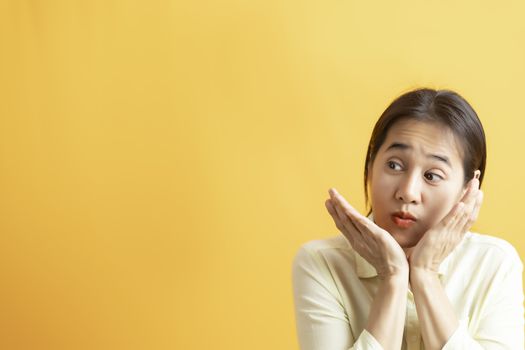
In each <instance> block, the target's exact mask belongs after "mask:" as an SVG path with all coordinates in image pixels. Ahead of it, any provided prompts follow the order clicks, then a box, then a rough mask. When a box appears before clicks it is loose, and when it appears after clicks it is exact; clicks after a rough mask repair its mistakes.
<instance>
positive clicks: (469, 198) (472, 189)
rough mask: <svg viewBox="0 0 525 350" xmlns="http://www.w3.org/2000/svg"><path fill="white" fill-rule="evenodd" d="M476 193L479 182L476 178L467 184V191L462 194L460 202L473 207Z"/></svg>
mask: <svg viewBox="0 0 525 350" xmlns="http://www.w3.org/2000/svg"><path fill="white" fill-rule="evenodd" d="M478 191H479V180H478V179H477V178H473V179H472V180H470V182H469V183H468V185H467V190H466V191H465V193H464V194H463V197H462V198H461V200H460V202H463V203H465V204H467V205H473V204H474V202H475V200H476V197H477V193H478Z"/></svg>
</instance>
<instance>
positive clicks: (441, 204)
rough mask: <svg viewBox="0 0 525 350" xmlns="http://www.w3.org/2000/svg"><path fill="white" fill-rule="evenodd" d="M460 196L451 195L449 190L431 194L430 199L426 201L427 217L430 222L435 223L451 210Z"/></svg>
mask: <svg viewBox="0 0 525 350" xmlns="http://www.w3.org/2000/svg"><path fill="white" fill-rule="evenodd" d="M459 198H461V193H460V194H459V196H456V195H451V194H450V192H448V191H447V192H443V193H435V194H434V195H432V196H431V200H429V201H427V205H426V207H427V208H426V209H427V215H428V216H427V217H428V219H429V221H430V224H431V225H433V224H436V223H438V222H439V221H441V220H442V219H443V218H444V217H445V216H446V215H447V214H448V213H449V212H450V210H452V208H453V207H454V205H455V204H456V203H457V201H458V200H459Z"/></svg>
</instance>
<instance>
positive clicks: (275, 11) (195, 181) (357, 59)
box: [0, 0, 525, 350]
mask: <svg viewBox="0 0 525 350" xmlns="http://www.w3.org/2000/svg"><path fill="white" fill-rule="evenodd" d="M365 3H366V2H363V1H328V2H327V1H318V2H313V1H281V0H261V1H235V0H234V1H232V0H222V1H182V0H179V1H175V2H174V1H167V0H166V1H132V0H127V1H126V0H120V1H116V0H113V1H110V0H97V1H93V0H90V1H67V0H64V1H51V0H49V1H28V0H26V1H22V0H12V1H8V0H1V1H0V152H1V153H0V167H1V168H0V348H2V349H187V350H192V349H217V350H220V349H225V350H226V349H228V350H235V349H251V350H257V349H265V350H266V349H297V341H296V338H295V324H294V316H293V300H292V292H291V281H290V264H291V259H292V257H293V255H294V253H295V251H296V249H297V248H298V246H299V245H300V244H301V243H303V242H305V241H307V240H310V239H314V238H323V237H328V236H331V235H334V234H337V229H336V228H335V226H334V225H333V223H332V222H331V218H330V217H329V215H328V214H327V213H326V211H325V208H324V200H325V199H326V198H327V196H328V194H327V189H328V188H329V187H331V186H334V187H336V188H338V189H339V190H340V191H341V192H342V193H343V194H344V195H345V196H346V197H347V198H348V199H349V200H350V201H351V203H353V204H354V205H355V206H356V207H357V208H358V209H360V210H361V211H363V210H364V197H363V190H362V184H361V183H362V164H363V161H364V155H365V151H366V146H367V142H368V138H369V136H370V132H371V129H372V127H373V125H374V122H375V121H376V119H377V118H378V116H379V115H380V113H381V112H382V111H383V110H384V108H385V107H386V106H387V105H388V103H390V101H391V100H392V99H393V98H394V97H396V96H397V95H399V94H400V93H402V92H404V91H407V90H408V89H411V88H413V87H417V86H423V85H424V86H430V87H434V88H452V89H455V90H457V91H458V92H460V93H461V94H463V96H465V97H466V98H467V100H469V101H470V102H471V104H472V105H473V106H474V108H475V109H476V110H477V111H478V114H479V116H480V118H481V120H482V122H483V123H484V125H485V128H486V133H487V137H488V146H489V148H488V150H489V153H488V166H487V173H486V178H485V183H484V186H483V187H484V191H485V202H484V205H483V209H482V211H481V214H480V219H479V222H478V223H477V224H476V226H475V227H474V229H475V230H477V231H479V232H484V233H488V234H491V235H495V236H498V237H502V238H504V239H507V240H508V241H510V242H511V243H512V244H514V246H515V247H516V248H517V249H518V251H519V252H520V254H521V255H522V257H523V256H525V255H524V254H525V239H523V238H522V235H523V234H524V233H525V223H524V221H523V219H522V218H523V214H522V211H523V206H522V198H524V197H525V190H524V188H523V187H522V186H521V179H523V172H524V171H525V162H524V156H523V154H522V150H523V149H525V137H524V136H523V130H524V128H525V118H524V116H523V112H522V110H523V92H524V90H523V82H524V81H525V64H524V62H525V45H524V43H525V22H524V21H523V13H524V11H525V5H523V3H522V2H519V1H515V2H512V1H501V2H497V5H496V2H494V1H492V2H489V1H484V2H480V1H461V2H457V1H421V0H417V1H403V2H401V1H396V2H384V3H383V4H381V5H379V4H378V3H377V2H368V3H366V4H365Z"/></svg>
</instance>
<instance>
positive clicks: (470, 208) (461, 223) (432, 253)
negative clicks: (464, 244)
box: [407, 177, 483, 274]
mask: <svg viewBox="0 0 525 350" xmlns="http://www.w3.org/2000/svg"><path fill="white" fill-rule="evenodd" d="M482 201H483V192H482V191H481V190H480V189H479V180H478V179H477V178H476V177H474V178H473V179H472V180H471V181H470V182H469V185H468V188H467V190H466V192H465V193H464V194H463V197H462V198H461V200H460V201H459V202H458V203H457V204H456V205H455V206H454V207H453V208H452V209H451V210H450V212H449V213H448V214H447V215H446V216H445V217H444V218H443V219H442V220H441V221H440V222H439V223H438V224H437V225H436V226H434V227H433V228H431V229H430V230H428V231H427V232H426V233H425V234H424V236H423V237H422V238H421V239H420V240H419V242H418V243H417V244H416V246H415V247H414V249H413V250H412V252H411V253H410V254H409V256H408V257H407V258H408V262H409V265H410V272H411V273H412V272H415V271H421V272H432V273H436V274H437V272H438V269H439V265H440V264H441V262H442V261H443V260H444V259H445V258H446V257H447V256H448V255H449V254H450V252H451V251H452V250H453V249H454V248H455V247H456V245H457V244H458V243H459V242H460V241H461V239H462V238H463V236H464V234H465V233H466V232H467V231H468V230H469V229H470V228H471V227H472V225H473V224H474V222H475V221H476V219H477V217H478V213H479V209H480V207H481V202H482Z"/></svg>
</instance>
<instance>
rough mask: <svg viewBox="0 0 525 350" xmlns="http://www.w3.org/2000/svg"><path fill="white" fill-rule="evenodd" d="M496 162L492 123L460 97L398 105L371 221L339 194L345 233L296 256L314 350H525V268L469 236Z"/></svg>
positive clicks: (302, 339) (512, 254)
mask: <svg viewBox="0 0 525 350" xmlns="http://www.w3.org/2000/svg"><path fill="white" fill-rule="evenodd" d="M485 160H486V143H485V135H484V132H483V127H482V125H481V122H480V121H479V119H478V117H477V115H476V112H475V111H474V110H473V109H472V107H471V106H470V105H469V104H468V102H466V101H465V99H463V98H462V97H461V96H459V95H458V94H457V93H455V92H452V91H448V90H438V91H436V90H432V89H418V90H414V91H411V92H408V93H406V94H404V95H402V96H400V97H398V98H397V99H396V100H394V101H393V102H392V104H391V105H390V106H389V107H388V108H387V109H386V110H385V111H384V112H383V114H382V115H381V117H380V118H379V120H378V121H377V123H376V125H375V128H374V130H373V132H372V137H371V139H370V143H369V146H368V152H367V157H366V161H365V197H366V200H367V205H368V192H370V194H371V198H370V206H371V210H370V211H369V214H368V217H365V216H363V215H361V214H360V213H359V212H357V211H356V210H355V209H354V208H353V207H352V206H351V205H350V204H349V203H348V202H347V201H346V200H345V198H344V197H343V196H342V195H340V194H339V193H338V192H337V191H336V190H335V189H333V188H332V189H330V190H329V194H330V198H329V199H328V200H327V201H326V202H325V205H326V208H327V210H328V212H329V213H330V215H331V216H332V218H333V220H334V222H335V225H336V226H337V228H338V230H339V231H340V232H341V235H337V236H334V237H331V238H328V239H324V240H314V241H310V242H307V243H305V244H303V245H302V246H301V248H300V249H299V250H298V252H297V254H296V256H295V258H294V261H293V269H292V279H293V289H294V303H295V315H296V322H297V333H298V338H299V344H300V346H301V349H302V350H306V349H315V350H339V349H341V350H343V349H344V350H348V349H400V348H401V349H523V342H524V317H523V313H524V309H523V290H522V270H523V265H522V262H521V260H520V258H519V256H518V254H517V252H516V250H515V249H514V248H513V247H512V246H511V245H510V244H509V243H507V242H506V241H504V240H502V239H499V238H496V237H491V236H487V235H482V234H479V233H474V232H471V231H469V229H470V228H471V226H472V224H473V223H474V222H475V220H476V218H477V216H478V213H479V210H480V206H481V203H482V199H483V193H482V191H481V190H480V184H481V182H482V181H483V175H484V170H485Z"/></svg>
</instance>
